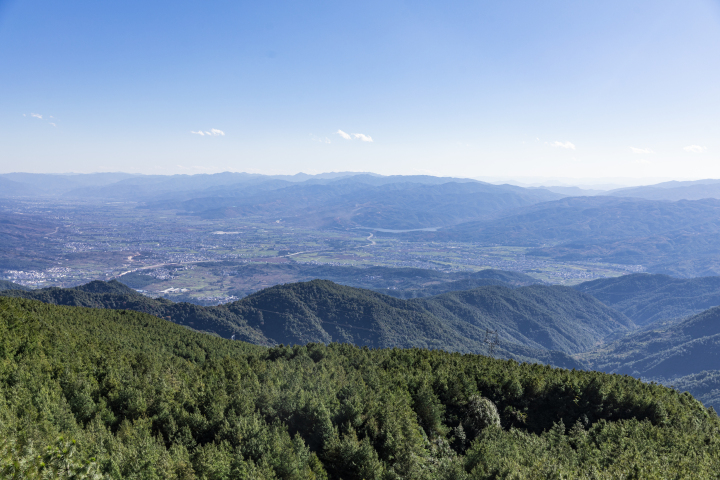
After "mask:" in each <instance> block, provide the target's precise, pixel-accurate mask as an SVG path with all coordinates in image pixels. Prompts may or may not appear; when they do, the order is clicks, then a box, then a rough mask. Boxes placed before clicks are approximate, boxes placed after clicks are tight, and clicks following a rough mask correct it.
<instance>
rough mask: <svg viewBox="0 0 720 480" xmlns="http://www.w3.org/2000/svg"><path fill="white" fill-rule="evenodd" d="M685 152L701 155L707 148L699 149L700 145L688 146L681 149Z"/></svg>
mask: <svg viewBox="0 0 720 480" xmlns="http://www.w3.org/2000/svg"><path fill="white" fill-rule="evenodd" d="M683 150H685V151H686V152H692V153H703V152H704V151H705V150H707V148H705V147H701V146H700V145H688V146H687V147H685V148H683Z"/></svg>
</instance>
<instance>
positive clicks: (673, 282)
mask: <svg viewBox="0 0 720 480" xmlns="http://www.w3.org/2000/svg"><path fill="white" fill-rule="evenodd" d="M574 288H575V289H576V290H578V291H580V292H584V293H588V294H590V295H592V296H593V297H595V298H597V299H598V300H600V301H601V302H603V303H604V304H605V305H608V306H609V307H612V308H614V309H615V310H617V311H619V312H622V313H624V314H625V315H626V316H628V317H629V318H631V319H632V320H633V322H635V323H636V324H638V325H650V324H652V323H654V322H662V321H668V320H680V319H682V318H683V317H686V316H688V315H693V314H696V313H699V312H701V311H703V310H706V309H708V308H711V307H714V306H717V305H720V277H699V278H674V277H670V276H668V275H651V274H633V275H625V276H622V277H615V278H603V279H599V280H592V281H589V282H584V283H581V284H579V285H576V286H575V287H574Z"/></svg>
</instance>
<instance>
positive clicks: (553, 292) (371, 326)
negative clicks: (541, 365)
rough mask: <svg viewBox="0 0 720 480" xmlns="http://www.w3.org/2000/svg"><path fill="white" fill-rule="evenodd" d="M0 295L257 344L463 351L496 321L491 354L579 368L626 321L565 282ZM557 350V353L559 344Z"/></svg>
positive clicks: (481, 340) (90, 288)
mask: <svg viewBox="0 0 720 480" xmlns="http://www.w3.org/2000/svg"><path fill="white" fill-rule="evenodd" d="M0 295H4V296H15V297H23V298H32V299H36V300H41V301H43V302H46V303H54V304H61V305H72V306H84V307H94V308H111V309H130V310H136V311H141V312H144V313H149V314H152V315H155V316H158V317H161V318H166V319H168V320H171V321H173V322H175V323H178V324H181V325H185V326H188V327H190V328H193V329H196V330H200V331H204V332H208V333H215V334H217V335H220V336H222V337H225V338H229V337H231V336H232V335H235V336H236V338H238V339H244V340H247V341H250V342H252V343H257V344H261V345H272V344H278V343H284V344H306V343H309V342H322V343H330V342H344V343H352V344H355V345H365V346H369V347H373V348H386V347H408V348H409V347H423V348H431V349H444V350H449V351H459V352H467V353H481V352H486V351H488V345H487V343H486V340H487V330H496V331H497V332H498V337H499V340H500V344H499V345H498V346H497V354H498V355H502V356H506V357H509V358H517V359H518V360H528V361H529V360H540V361H544V362H552V363H553V364H556V365H563V366H568V367H578V368H579V367H581V365H580V364H579V363H577V362H576V361H575V360H572V359H571V358H570V357H568V355H567V354H568V353H576V352H578V351H580V350H583V349H586V348H589V347H590V346H592V345H595V344H596V343H597V342H598V341H599V340H600V339H602V338H604V337H605V336H607V335H610V334H617V333H623V332H626V331H629V330H631V329H632V328H633V324H632V322H630V321H629V320H628V319H627V318H626V317H624V316H623V315H622V314H619V313H617V312H613V311H612V310H610V309H608V308H607V307H605V306H604V305H602V304H601V303H600V302H598V301H597V300H596V299H595V298H593V297H591V296H589V295H586V294H583V293H579V292H576V291H575V290H573V289H571V288H565V287H550V286H541V285H536V286H531V287H521V288H511V287H504V286H492V287H481V288H477V289H473V290H468V291H465V292H453V293H450V294H445V295H440V296H436V297H430V298H420V299H414V300H402V299H398V298H394V297H389V296H387V295H383V294H380V293H377V292H373V291H370V290H364V289H359V288H353V287H347V286H342V285H337V284H335V283H333V282H330V281H324V280H314V281H311V282H301V283H295V284H286V285H277V286H275V287H271V288H267V289H264V290H261V291H260V292H257V293H255V294H252V295H250V296H248V297H246V298H244V299H242V300H239V301H237V302H233V303H229V304H225V305H220V306H217V307H201V306H198V305H193V304H187V303H173V302H170V301H168V300H165V299H151V298H148V297H145V296H142V295H140V294H138V293H136V292H132V291H131V289H129V288H128V287H125V286H123V285H122V284H120V283H119V282H116V281H112V282H108V283H105V282H99V281H96V282H92V283H90V284H88V285H85V286H82V287H78V288H72V289H60V288H48V289H40V290H35V291H32V292H21V291H4V292H1V293H0ZM561 352H562V353H561Z"/></svg>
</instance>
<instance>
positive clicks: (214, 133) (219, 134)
mask: <svg viewBox="0 0 720 480" xmlns="http://www.w3.org/2000/svg"><path fill="white" fill-rule="evenodd" d="M190 133H194V134H195V135H200V136H201V137H204V136H205V135H208V136H210V137H223V136H225V132H223V131H222V130H218V129H217V128H211V129H210V131H209V132H208V131H207V130H205V131H203V130H198V131H197V132H193V131H192V130H191V131H190Z"/></svg>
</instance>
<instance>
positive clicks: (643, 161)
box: [633, 158, 652, 165]
mask: <svg viewBox="0 0 720 480" xmlns="http://www.w3.org/2000/svg"><path fill="white" fill-rule="evenodd" d="M633 163H637V164H638V165H650V164H651V163H652V162H651V161H650V160H647V159H645V158H639V159H637V160H635V161H634V162H633Z"/></svg>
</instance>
